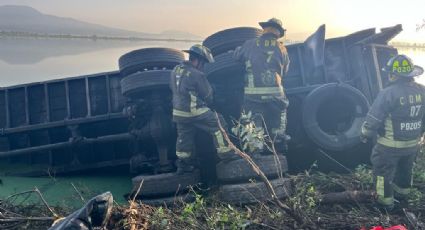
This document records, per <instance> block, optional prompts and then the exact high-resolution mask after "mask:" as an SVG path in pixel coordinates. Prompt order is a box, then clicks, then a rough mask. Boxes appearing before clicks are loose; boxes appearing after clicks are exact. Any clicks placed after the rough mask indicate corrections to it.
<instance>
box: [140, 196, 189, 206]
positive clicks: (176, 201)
mask: <svg viewBox="0 0 425 230" xmlns="http://www.w3.org/2000/svg"><path fill="white" fill-rule="evenodd" d="M194 201H195V196H194V195H193V194H192V193H187V194H183V195H178V196H169V197H163V198H156V199H144V200H142V203H143V204H147V205H150V206H165V207H174V206H178V205H184V204H185V203H192V202H194Z"/></svg>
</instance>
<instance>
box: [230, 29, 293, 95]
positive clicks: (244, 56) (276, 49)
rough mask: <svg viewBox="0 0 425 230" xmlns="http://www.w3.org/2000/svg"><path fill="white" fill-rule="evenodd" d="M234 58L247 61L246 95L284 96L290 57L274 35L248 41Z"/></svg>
mask: <svg viewBox="0 0 425 230" xmlns="http://www.w3.org/2000/svg"><path fill="white" fill-rule="evenodd" d="M234 58H235V59H237V60H241V61H245V68H246V76H245V95H249V96H252V97H259V96H260V95H274V96H282V95H283V94H284V92H283V87H282V77H283V76H284V75H285V74H286V73H287V71H288V66H289V57H288V53H287V51H286V48H285V46H284V45H283V44H282V43H281V42H279V41H277V37H276V36H275V35H274V34H272V33H267V34H263V35H262V36H260V37H259V38H256V39H251V40H248V41H246V42H245V43H244V44H243V45H242V46H241V47H238V48H237V49H236V50H235V52H234Z"/></svg>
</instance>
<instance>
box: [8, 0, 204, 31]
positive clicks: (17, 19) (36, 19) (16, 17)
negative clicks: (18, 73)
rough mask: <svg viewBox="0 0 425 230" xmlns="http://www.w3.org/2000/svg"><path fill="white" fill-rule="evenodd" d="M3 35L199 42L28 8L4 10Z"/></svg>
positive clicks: (10, 6)
mask: <svg viewBox="0 0 425 230" xmlns="http://www.w3.org/2000/svg"><path fill="white" fill-rule="evenodd" d="M0 31H7V32H10V31H13V32H27V33H38V34H61V35H62V34H71V35H83V36H91V35H100V36H115V37H142V38H174V39H198V38H199V37H198V36H196V35H193V34H190V33H187V32H182V31H165V32H163V33H161V34H152V33H142V32H136V31H130V30H123V29H117V28H112V27H108V26H103V25H98V24H93V23H88V22H83V21H79V20H76V19H73V18H64V17H57V16H53V15H47V14H43V13H41V12H40V11H38V10H36V9H34V8H31V7H28V6H16V5H5V6H0Z"/></svg>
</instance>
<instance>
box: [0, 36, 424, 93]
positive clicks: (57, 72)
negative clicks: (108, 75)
mask: <svg viewBox="0 0 425 230" xmlns="http://www.w3.org/2000/svg"><path fill="white" fill-rule="evenodd" d="M191 45H192V43H191V42H165V41H137V42H136V41H116V40H89V39H23V38H19V39H18V38H0V86H10V85H16V84H23V83H29V82H36V81H45V80H51V79H59V78H65V77H72V76H79V75H85V74H93V73H99V72H107V71H115V70H117V69H118V58H119V57H120V56H121V55H123V54H124V53H126V52H129V51H131V50H134V49H139V48H145V47H170V48H176V49H186V48H188V47H190V46H191ZM399 53H403V54H406V55H408V56H410V57H411V58H412V59H413V61H414V62H415V63H416V64H417V65H420V66H423V67H424V68H425V49H412V48H399ZM418 82H420V83H423V84H425V76H422V77H419V78H418Z"/></svg>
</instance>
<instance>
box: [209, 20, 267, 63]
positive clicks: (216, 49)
mask: <svg viewBox="0 0 425 230" xmlns="http://www.w3.org/2000/svg"><path fill="white" fill-rule="evenodd" d="M262 32H263V31H262V30H260V29H257V28H254V27H236V28H231V29H226V30H222V31H219V32H217V33H214V34H212V35H210V36H209V37H207V38H206V39H205V40H204V42H203V43H202V44H203V45H204V46H206V47H208V48H209V49H210V50H211V53H212V54H213V55H214V56H215V55H219V54H222V53H224V52H227V51H229V50H234V49H235V48H236V47H238V46H240V45H242V44H243V43H244V42H245V41H247V40H249V39H252V38H258V37H259V36H260V35H261V33H262Z"/></svg>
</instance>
